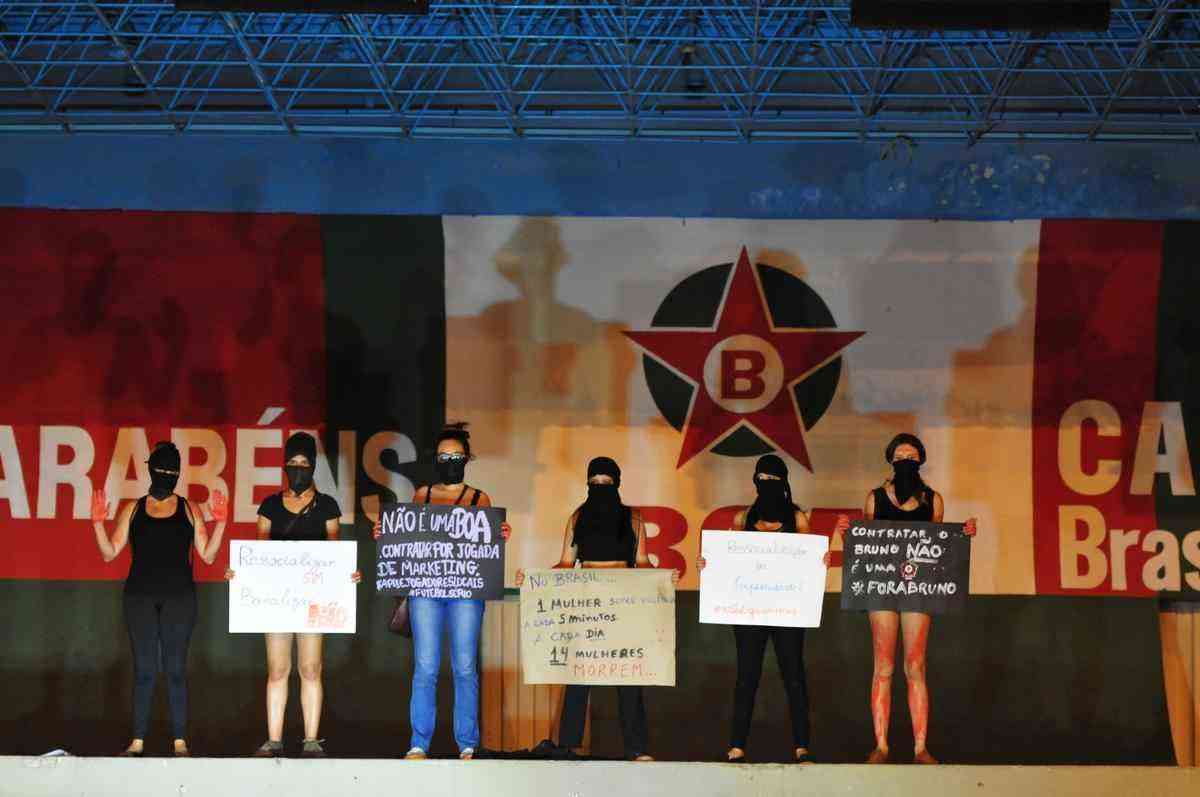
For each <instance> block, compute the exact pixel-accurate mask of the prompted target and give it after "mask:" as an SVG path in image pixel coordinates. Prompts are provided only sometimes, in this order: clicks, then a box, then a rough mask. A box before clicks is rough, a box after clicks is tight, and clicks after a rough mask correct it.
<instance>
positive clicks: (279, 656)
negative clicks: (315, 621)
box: [225, 432, 361, 758]
mask: <svg viewBox="0 0 1200 797" xmlns="http://www.w3.org/2000/svg"><path fill="white" fill-rule="evenodd" d="M283 458H284V465H283V472H284V475H285V476H286V477H287V483H288V488H287V489H286V490H284V491H283V492H279V493H275V494H274V495H270V496H268V497H267V498H266V499H265V500H264V501H263V502H262V504H261V505H260V506H259V507H258V539H260V540H284V541H307V542H320V541H324V540H330V541H335V540H337V538H338V519H339V518H340V517H341V516H342V510H341V508H340V507H338V502H337V501H336V500H335V499H334V498H333V497H332V496H329V495H325V494H324V493H320V492H317V488H316V486H315V485H314V483H313V471H314V469H315V467H316V462H317V441H316V439H315V438H313V436H312V435H310V434H306V433H305V432H297V433H296V434H294V435H292V436H291V437H289V438H288V439H287V442H286V443H284V446H283ZM225 577H226V578H227V579H230V580H232V579H233V578H234V577H235V574H234V572H233V570H226V571H225ZM350 578H351V580H352V581H354V583H358V582H359V581H360V580H361V574H360V573H359V572H358V571H357V570H356V571H355V572H354V573H353V574H352V575H351V576H350ZM264 636H265V637H266V644H267V740H266V741H265V742H263V743H262V745H261V746H260V747H259V748H258V749H257V750H256V751H255V752H254V755H255V756H257V757H259V758H272V757H274V756H277V755H280V754H281V753H282V752H283V718H284V714H285V713H286V711H287V703H288V686H289V681H290V679H291V674H292V641H293V640H295V646H296V652H297V658H298V659H299V669H300V710H301V713H302V714H303V715H304V741H303V747H302V750H301V753H302V755H304V756H305V757H306V758H322V757H324V756H325V749H324V747H322V742H323V741H324V740H323V739H320V738H318V736H319V733H320V728H321V705H322V703H323V701H324V697H325V690H324V686H323V684H322V682H321V671H322V667H323V662H322V659H323V655H322V654H323V651H322V641H323V640H324V635H322V634H320V633H297V634H293V633H268V634H265V635H264Z"/></svg>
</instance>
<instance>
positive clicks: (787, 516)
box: [696, 454, 810, 763]
mask: <svg viewBox="0 0 1200 797" xmlns="http://www.w3.org/2000/svg"><path fill="white" fill-rule="evenodd" d="M787 478H788V471H787V465H786V464H785V463H784V461H783V460H782V459H780V458H779V457H777V456H775V455H774V454H768V455H766V456H765V457H762V458H760V459H759V460H758V464H756V465H755V466H754V488H755V489H756V490H757V491H758V498H756V499H755V501H754V503H753V504H751V505H750V506H748V507H746V508H745V509H743V510H741V511H740V512H738V513H737V515H736V517H735V518H734V522H733V524H734V526H735V527H736V528H739V529H744V530H746V531H751V532H784V533H791V534H796V533H805V532H807V531H808V530H809V528H808V516H807V515H805V514H804V511H803V510H802V509H800V507H798V506H796V504H795V503H794V502H793V501H792V488H791V485H789V484H788V480H787ZM696 565H697V567H698V568H699V569H700V570H703V569H704V566H705V561H704V557H700V558H699V559H698V560H697V561H696ZM733 638H734V642H735V643H736V644H737V681H736V684H735V686H734V689H733V726H732V729H731V731H730V738H729V750H728V752H726V754H725V755H726V757H727V758H728V760H729V761H731V762H733V761H744V760H745V759H746V737H747V736H748V735H749V733H750V718H751V717H752V716H753V714H754V698H755V695H756V694H757V693H758V682H759V680H760V679H761V678H762V666H763V658H764V657H765V655H766V652H767V642H768V641H773V642H774V643H775V660H776V661H777V662H778V663H779V673H780V675H782V676H783V688H784V690H785V691H786V692H787V696H788V705H789V707H790V708H791V713H792V743H793V744H794V745H795V751H794V754H795V757H796V761H797V762H799V763H808V762H809V760H810V759H809V754H808V686H807V683H806V679H805V676H804V629H803V628H776V627H770V626H753V625H736V626H734V627H733Z"/></svg>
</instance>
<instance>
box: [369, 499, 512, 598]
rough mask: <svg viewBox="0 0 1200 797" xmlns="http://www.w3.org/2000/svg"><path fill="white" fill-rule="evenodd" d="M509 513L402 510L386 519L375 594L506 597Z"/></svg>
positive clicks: (435, 507) (429, 507) (445, 507)
mask: <svg viewBox="0 0 1200 797" xmlns="http://www.w3.org/2000/svg"><path fill="white" fill-rule="evenodd" d="M504 515H505V512H504V510H503V509H499V508H496V507H478V506H456V505H452V504H396V505H394V506H392V507H390V508H388V509H387V510H385V511H384V513H383V515H382V516H381V517H380V531H381V534H380V537H379V540H378V547H377V552H378V559H377V561H376V573H375V589H376V590H377V591H378V592H381V593H384V594H387V595H413V596H416V597H422V598H473V599H478V600H496V599H498V598H502V597H504V538H503V537H502V536H501V535H500V524H501V523H503V522H504Z"/></svg>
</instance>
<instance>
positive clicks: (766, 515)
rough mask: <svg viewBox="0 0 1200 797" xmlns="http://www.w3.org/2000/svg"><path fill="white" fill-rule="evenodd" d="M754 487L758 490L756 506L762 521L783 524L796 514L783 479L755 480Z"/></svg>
mask: <svg viewBox="0 0 1200 797" xmlns="http://www.w3.org/2000/svg"><path fill="white" fill-rule="evenodd" d="M754 487H755V489H757V490H758V500H757V501H755V502H754V505H755V507H756V508H757V509H758V516H759V518H760V519H761V520H766V521H770V522H771V523H783V522H784V521H786V520H787V518H788V515H789V514H790V513H792V512H795V510H794V509H792V502H791V500H790V499H789V497H788V489H787V488H788V486H787V482H785V481H784V480H783V479H755V480H754Z"/></svg>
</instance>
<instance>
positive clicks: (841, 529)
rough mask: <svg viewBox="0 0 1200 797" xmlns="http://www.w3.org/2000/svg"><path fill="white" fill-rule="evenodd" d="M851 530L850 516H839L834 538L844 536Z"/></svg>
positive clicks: (834, 528) (834, 529)
mask: <svg viewBox="0 0 1200 797" xmlns="http://www.w3.org/2000/svg"><path fill="white" fill-rule="evenodd" d="M849 530H850V516H849V515H838V519H837V524H836V525H834V527H833V536H834V537H841V536H844V535H845V534H846V532H847V531H849Z"/></svg>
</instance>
